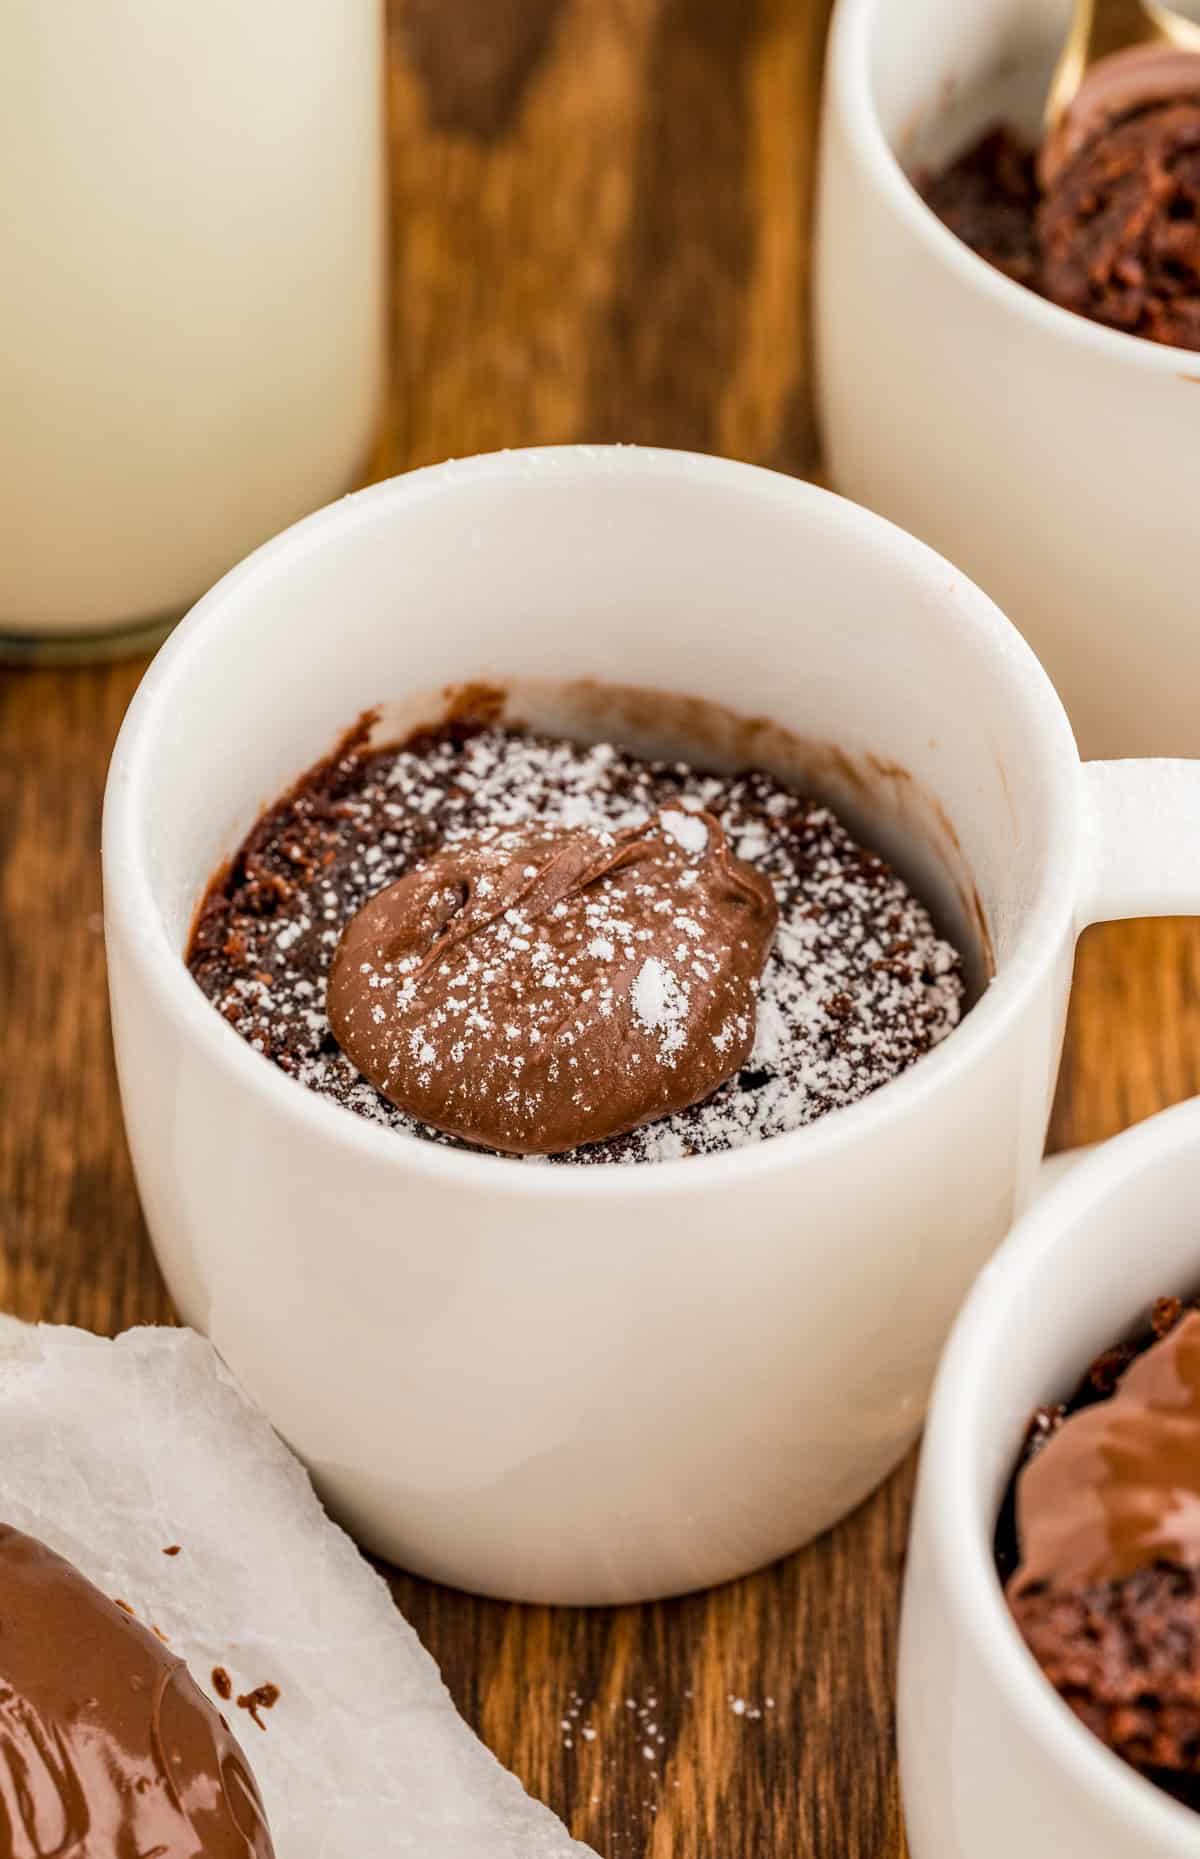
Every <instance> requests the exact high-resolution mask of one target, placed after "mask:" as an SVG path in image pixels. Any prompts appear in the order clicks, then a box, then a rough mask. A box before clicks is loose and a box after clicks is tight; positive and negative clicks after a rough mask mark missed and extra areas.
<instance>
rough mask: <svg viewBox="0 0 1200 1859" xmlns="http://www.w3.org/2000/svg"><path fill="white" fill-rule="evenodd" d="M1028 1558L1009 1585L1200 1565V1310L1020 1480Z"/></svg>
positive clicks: (1071, 1423) (1019, 1588)
mask: <svg viewBox="0 0 1200 1859" xmlns="http://www.w3.org/2000/svg"><path fill="white" fill-rule="evenodd" d="M1016 1502H1017V1534H1018V1539H1019V1542H1020V1546H1021V1564H1020V1567H1019V1568H1018V1570H1017V1572H1016V1574H1015V1575H1014V1577H1013V1579H1012V1581H1011V1583H1010V1584H1009V1593H1010V1595H1012V1596H1013V1597H1018V1596H1020V1595H1021V1594H1023V1593H1025V1592H1027V1591H1028V1590H1030V1589H1032V1588H1034V1587H1037V1586H1039V1585H1042V1584H1047V1585H1055V1586H1067V1585H1092V1584H1095V1583H1098V1582H1106V1581H1121V1580H1123V1579H1124V1578H1125V1577H1126V1576H1129V1575H1133V1574H1135V1573H1137V1571H1138V1570H1140V1569H1144V1568H1148V1567H1149V1566H1150V1565H1151V1564H1153V1563H1156V1562H1169V1563H1172V1564H1174V1565H1175V1566H1177V1567H1180V1568H1197V1567H1200V1313H1194V1314H1192V1315H1191V1316H1188V1317H1185V1318H1184V1320H1183V1322H1182V1323H1180V1324H1179V1326H1178V1327H1177V1328H1176V1329H1174V1330H1172V1331H1171V1332H1170V1334H1169V1335H1168V1336H1166V1337H1164V1338H1163V1340H1162V1341H1161V1342H1158V1343H1156V1344H1155V1345H1154V1347H1153V1348H1152V1349H1148V1350H1147V1351H1146V1353H1145V1354H1144V1355H1142V1356H1139V1357H1138V1359H1137V1360H1136V1361H1135V1362H1134V1363H1133V1364H1132V1366H1131V1367H1129V1368H1128V1369H1126V1371H1125V1373H1124V1375H1123V1376H1122V1378H1121V1381H1120V1384H1119V1385H1118V1387H1117V1389H1116V1392H1115V1393H1114V1394H1112V1395H1111V1396H1110V1397H1109V1399H1108V1400H1106V1401H1100V1402H1098V1403H1097V1404H1096V1405H1095V1406H1092V1407H1086V1408H1084V1409H1082V1410H1081V1411H1080V1412H1078V1413H1075V1414H1072V1415H1071V1417H1070V1418H1069V1419H1068V1420H1065V1421H1064V1422H1063V1424H1062V1425H1061V1426H1060V1427H1059V1428H1058V1431H1057V1432H1055V1433H1054V1434H1053V1435H1052V1437H1051V1438H1050V1439H1049V1440H1048V1441H1047V1443H1046V1444H1045V1445H1044V1446H1043V1447H1042V1448H1041V1450H1040V1451H1039V1452H1038V1453H1037V1454H1036V1455H1035V1456H1034V1457H1033V1458H1032V1459H1031V1460H1030V1462H1029V1464H1028V1465H1026V1467H1025V1469H1024V1471H1023V1472H1022V1473H1021V1476H1020V1479H1019V1481H1018V1484H1017V1493H1016Z"/></svg>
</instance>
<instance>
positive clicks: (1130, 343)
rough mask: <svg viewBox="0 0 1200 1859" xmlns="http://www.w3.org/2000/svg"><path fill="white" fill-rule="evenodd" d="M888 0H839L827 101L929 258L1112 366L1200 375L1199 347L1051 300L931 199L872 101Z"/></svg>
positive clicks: (1049, 335)
mask: <svg viewBox="0 0 1200 1859" xmlns="http://www.w3.org/2000/svg"><path fill="white" fill-rule="evenodd" d="M887 4H888V0H838V6H837V10H836V13H835V15H834V20H833V25H832V28H831V33H830V43H829V56H828V76H827V79H826V82H827V85H828V98H827V102H826V108H827V109H830V110H832V108H833V106H834V103H835V102H836V105H837V111H838V117H839V120H840V122H841V123H842V125H843V127H844V129H845V131H846V133H847V135H848V136H849V137H851V139H852V140H853V144H854V147H855V150H856V152H857V154H858V156H859V158H860V160H861V162H862V164H863V166H864V167H865V168H866V169H867V170H868V171H869V173H870V175H871V178H872V180H873V182H874V184H875V187H876V189H877V191H879V192H880V193H882V194H883V195H884V197H885V199H886V201H887V204H888V206H889V208H890V210H891V212H892V213H893V215H894V217H895V218H896V220H897V221H898V222H899V223H900V224H901V225H902V226H903V227H904V229H905V231H906V232H907V233H908V235H909V236H910V237H911V238H912V239H913V240H914V242H915V243H916V244H917V245H919V246H920V247H921V248H922V249H923V251H924V252H925V255H926V256H927V257H928V259H929V260H930V262H931V263H933V264H936V265H938V266H940V267H941V268H942V270H944V271H948V272H950V273H951V274H953V275H954V277H955V278H956V280H957V281H958V282H959V283H961V284H962V285H963V286H964V287H966V288H967V289H970V290H972V291H974V292H975V293H976V294H977V295H979V296H983V297H987V298H989V299H990V300H991V301H992V303H993V304H994V305H995V307H996V308H997V309H998V310H1000V311H1003V312H1004V313H1005V314H1006V315H1008V316H1009V317H1010V318H1012V319H1014V320H1017V319H1019V320H1022V321H1024V322H1025V323H1026V324H1027V325H1029V326H1030V327H1031V328H1033V329H1036V330H1037V331H1038V332H1039V333H1040V334H1043V335H1044V336H1045V337H1046V339H1047V340H1048V341H1052V342H1063V343H1066V342H1071V343H1074V345H1075V346H1076V347H1077V348H1079V349H1081V350H1091V351H1092V352H1093V353H1095V354H1097V355H1099V356H1102V357H1103V358H1104V360H1105V362H1106V363H1107V365H1109V366H1119V365H1121V364H1124V366H1126V367H1127V368H1140V369H1143V370H1145V371H1146V372H1147V373H1150V374H1155V375H1158V374H1169V375H1173V376H1177V375H1178V374H1179V372H1180V364H1181V362H1183V363H1184V364H1189V365H1190V366H1191V368H1192V369H1193V370H1195V371H1196V373H1197V374H1198V375H1200V357H1198V355H1197V351H1196V350H1195V349H1186V348H1179V347H1177V346H1176V345H1175V344H1173V343H1167V342H1151V341H1150V339H1149V337H1147V336H1139V335H1135V334H1133V333H1132V332H1131V331H1129V330H1125V329H1112V328H1110V327H1109V326H1108V325H1107V324H1106V323H1098V322H1094V321H1093V320H1092V319H1091V318H1090V317H1086V316H1082V315H1081V314H1080V313H1079V312H1078V311H1077V310H1067V309H1064V308H1063V306H1062V305H1061V304H1057V303H1051V302H1050V301H1049V299H1048V298H1045V297H1040V296H1039V295H1038V294H1037V292H1036V291H1033V290H1030V289H1029V287H1028V286H1027V285H1025V284H1018V283H1017V282H1016V280H1015V279H1014V278H1010V277H1008V276H1006V274H1005V273H1004V272H1003V271H1000V270H998V269H997V268H996V266H995V265H991V264H989V263H988V261H987V259H986V258H981V257H980V256H979V254H978V252H974V251H972V249H971V247H970V246H969V245H967V244H965V243H964V241H963V240H962V239H960V238H959V237H958V235H957V233H953V232H951V230H950V228H949V227H948V226H946V225H944V224H943V223H942V221H941V220H940V219H939V218H938V216H937V214H936V213H935V212H934V211H933V209H932V207H930V206H927V205H926V203H925V201H924V200H923V199H922V198H921V195H920V194H919V193H918V191H917V189H916V187H915V186H914V185H913V182H912V181H911V179H910V178H909V176H908V174H907V173H906V172H905V169H904V167H903V165H902V163H901V161H900V158H899V156H898V155H897V154H896V151H895V150H894V149H893V147H892V145H891V142H890V141H889V139H888V137H887V135H886V134H885V132H884V128H883V124H882V123H881V122H880V120H879V112H878V110H877V109H876V107H875V97H874V93H873V88H872V84H871V74H870V60H871V44H872V30H873V27H874V26H875V23H876V20H877V18H878V15H879V13H880V11H881V10H882V8H883V7H884V6H885V5H887Z"/></svg>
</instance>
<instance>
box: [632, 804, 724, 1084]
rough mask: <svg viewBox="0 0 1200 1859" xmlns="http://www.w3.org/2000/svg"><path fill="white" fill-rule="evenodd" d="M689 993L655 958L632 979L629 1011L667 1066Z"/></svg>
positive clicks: (680, 1036)
mask: <svg viewBox="0 0 1200 1859" xmlns="http://www.w3.org/2000/svg"><path fill="white" fill-rule="evenodd" d="M705 839H706V841H707V834H706V835H705ZM701 850H703V848H701ZM689 993H690V989H689V988H688V984H687V982H686V981H681V980H680V979H679V977H678V976H677V975H676V974H674V973H673V972H672V970H671V969H669V968H668V967H667V965H666V963H665V962H660V961H659V959H658V957H657V956H656V955H648V956H647V957H646V960H645V961H644V962H643V963H642V966H641V967H640V968H639V970H638V972H637V975H636V977H635V979H634V983H633V988H632V994H633V1011H634V1013H635V1015H636V1017H637V1019H638V1020H639V1021H640V1023H641V1024H642V1026H644V1027H645V1029H646V1031H647V1032H648V1033H657V1034H658V1052H659V1057H660V1059H662V1061H663V1062H664V1063H665V1064H668V1065H669V1064H672V1063H673V1062H674V1058H675V1054H676V1053H677V1052H678V1051H679V1050H680V1048H681V1047H682V1045H683V1042H684V1039H685V1038H686V1036H687V1035H686V1028H687V1008H688V996H689ZM718 1050H720V1048H718Z"/></svg>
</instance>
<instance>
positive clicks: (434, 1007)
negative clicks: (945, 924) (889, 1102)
mask: <svg viewBox="0 0 1200 1859" xmlns="http://www.w3.org/2000/svg"><path fill="white" fill-rule="evenodd" d="M371 722H372V719H370V718H367V719H364V720H363V722H362V723H360V725H359V726H358V727H357V728H356V729H355V730H354V731H353V732H352V733H351V734H350V735H349V736H348V737H347V738H346V739H345V740H344V741H343V742H342V743H341V744H340V745H339V747H338V748H337V750H336V751H335V752H334V754H333V755H331V756H330V757H329V758H328V759H327V760H325V761H323V762H321V763H319V764H318V765H317V766H316V767H315V768H312V769H310V770H309V772H308V773H307V774H306V775H304V776H303V777H302V778H301V780H300V781H299V782H298V783H297V785H296V786H295V787H294V788H293V790H292V791H291V792H290V793H289V794H287V795H285V796H284V797H283V799H281V800H280V801H279V802H278V803H277V804H276V805H275V806H274V807H272V808H271V809H270V810H269V811H268V812H267V813H266V814H265V815H264V816H263V817H262V819H260V821H259V822H258V824H257V825H256V826H255V827H254V828H253V830H252V831H251V833H250V834H249V835H248V837H247V838H246V840H245V842H244V844H243V845H242V847H241V848H240V850H239V851H238V853H237V854H236V856H235V857H234V859H233V860H232V862H231V863H230V865H229V867H228V869H227V870H226V871H224V872H223V873H221V874H219V875H218V877H217V879H216V880H215V881H214V883H213V885H212V887H211V889H210V891H209V894H208V896H207V897H206V899H205V901H204V903H203V905H202V907H201V910H200V912H199V915H198V918H197V921H196V924H195V928H194V931H193V934H192V938H191V942H190V945H189V948H188V952H187V960H188V965H189V967H190V969H191V972H192V974H193V976H194V977H195V979H196V981H197V982H198V984H199V986H200V987H201V988H202V989H203V991H204V992H205V994H206V995H207V996H208V997H209V999H210V1000H211V1001H212V1002H213V1004H214V1006H215V1007H217V1009H218V1010H219V1011H220V1012H221V1013H222V1014H224V1016H225V1017H226V1019H227V1020H228V1021H229V1022H230V1024H231V1025H232V1026H234V1027H235V1028H236V1030H237V1031H238V1032H239V1033H240V1034H241V1036H242V1037H243V1038H245V1039H246V1040H248V1041H249V1042H250V1043H251V1044H252V1045H253V1046H254V1047H256V1049H257V1050H259V1051H261V1052H263V1053H264V1054H265V1055H266V1056H267V1057H268V1058H270V1059H271V1060H272V1062H273V1063H275V1064H276V1065H278V1066H279V1067H280V1068H281V1069H282V1070H284V1071H285V1072H288V1073H289V1074H290V1075H292V1076H293V1077H295V1078H297V1079H298V1080H299V1081H300V1082H301V1083H303V1084H305V1085H306V1086H308V1088H309V1089H311V1090H314V1091H317V1092H319V1093H320V1094H321V1095H323V1096H326V1097H329V1098H331V1099H332V1100H334V1101H335V1102H337V1103H340V1104H342V1105H344V1106H345V1107H347V1108H348V1109H350V1110H353V1111H355V1112H357V1113H358V1114H359V1115H362V1116H365V1117H369V1118H371V1119H373V1120H375V1121H377V1122H381V1123H384V1124H386V1125H388V1126H389V1127H391V1128H393V1129H397V1130H404V1131H406V1132H408V1133H409V1134H412V1135H418V1136H421V1137H425V1138H429V1139H432V1140H436V1141H442V1142H452V1143H457V1144H468V1145H470V1146H472V1147H475V1148H480V1149H486V1150H491V1151H493V1152H495V1153H501V1154H508V1155H523V1156H525V1157H527V1158H538V1159H543V1160H549V1161H555V1162H574V1163H579V1164H593V1165H594V1164H600V1163H608V1162H630V1161H636V1162H644V1161H654V1160H659V1159H665V1158H671V1157H677V1156H684V1155H692V1154H712V1153H716V1152H718V1151H720V1150H726V1149H733V1148H738V1147H740V1146H743V1145H744V1144H746V1143H750V1142H754V1141H758V1140H761V1139H763V1138H766V1137H770V1136H774V1135H776V1134H779V1133H781V1132H783V1131H787V1130H792V1129H797V1128H799V1127H801V1126H802V1125H804V1124H806V1123H810V1122H812V1121H813V1120H814V1119H815V1118H817V1117H819V1116H822V1115H824V1114H825V1113H826V1112H827V1111H830V1110H833V1109H836V1108H837V1107H839V1106H841V1105H845V1104H851V1103H854V1102H857V1101H858V1100H859V1099H861V1098H863V1097H865V1096H866V1095H867V1094H868V1093H869V1092H871V1091H873V1090H876V1089H877V1088H878V1087H879V1086H880V1085H881V1084H884V1083H886V1082H887V1080H888V1079H890V1078H893V1077H896V1076H897V1075H898V1074H899V1073H901V1072H902V1071H904V1070H905V1069H906V1068H907V1067H908V1066H909V1065H911V1064H913V1063H914V1062H915V1060H917V1059H918V1058H920V1057H921V1056H922V1054H924V1053H926V1052H928V1051H929V1050H930V1049H931V1048H932V1047H933V1046H935V1045H936V1044H938V1043H939V1042H940V1041H941V1040H942V1039H944V1038H945V1037H946V1036H947V1034H948V1033H950V1032H951V1031H952V1029H953V1028H954V1026H955V1025H956V1024H957V1023H958V1020H959V1017H960V1015H961V1012H962V1006H963V999H964V981H963V969H962V962H961V959H960V956H959V954H958V952H957V951H956V950H955V949H953V948H952V947H951V946H950V945H949V944H948V943H947V942H946V941H944V940H943V939H942V938H941V937H940V936H939V935H938V934H937V931H936V930H935V928H934V925H933V923H932V921H931V919H930V916H929V914H928V912H927V910H926V909H925V907H924V905H923V904H922V903H920V901H919V900H918V899H917V898H916V897H914V896H913V894H912V893H911V891H910V890H909V889H908V887H907V886H906V885H905V883H904V882H903V880H902V879H901V878H900V877H899V876H898V875H897V874H896V873H895V872H894V871H893V870H892V869H891V868H890V867H889V866H888V865H887V864H886V863H885V862H884V860H883V859H881V858H880V857H878V856H877V855H876V854H875V853H873V852H870V851H868V850H867V849H865V848H864V847H863V846H861V845H860V844H858V843H857V842H856V841H855V840H854V839H853V838H852V837H851V835H850V834H849V833H848V832H847V830H846V829H845V828H844V827H843V826H842V825H841V824H840V822H839V821H838V820H837V819H836V818H835V817H834V815H833V814H832V813H831V812H830V811H829V810H828V809H827V808H826V807H824V806H822V805H821V804H820V803H819V802H818V801H816V800H814V799H811V798H807V797H805V796H803V795H800V794H798V793H795V792H793V791H792V790H791V789H790V788H789V787H787V786H786V785H785V784H784V783H782V782H780V781H779V780H777V779H776V778H774V777H773V776H772V775H771V774H769V773H768V772H767V771H766V770H764V769H761V768H751V769H748V770H746V771H744V772H742V773H738V774H716V773H712V774H710V773H705V772H704V771H702V770H701V769H698V768H695V767H693V766H691V765H690V764H688V763H685V762H678V761H673V762H667V761H654V760H650V759H646V758H645V757H642V756H639V755H636V754H633V753H631V752H629V751H626V750H624V749H621V748H619V747H617V746H615V745H614V744H612V743H605V742H602V743H599V744H592V745H590V746H584V745H580V744H578V743H576V742H573V741H571V740H569V739H566V738H560V737H554V736H551V735H549V734H547V733H538V732H535V731H530V730H526V729H523V728H517V727H512V726H509V725H504V724H500V723H497V722H496V721H494V720H492V721H489V720H486V719H485V718H480V717H457V718H451V719H450V720H448V721H447V722H445V723H443V724H441V725H439V726H437V727H435V728H432V729H424V730H421V731H418V732H416V733H414V734H411V735H409V736H408V737H406V738H405V739H403V740H402V741H400V742H398V743H395V744H392V745H390V746H386V747H377V746H374V745H373V744H372V742H371V740H370V735H371Z"/></svg>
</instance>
